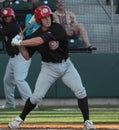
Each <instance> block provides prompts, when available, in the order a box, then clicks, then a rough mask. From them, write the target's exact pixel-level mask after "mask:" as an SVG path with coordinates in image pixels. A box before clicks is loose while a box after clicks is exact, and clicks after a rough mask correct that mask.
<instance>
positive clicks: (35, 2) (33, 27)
mask: <svg viewBox="0 0 119 130" xmlns="http://www.w3.org/2000/svg"><path fill="white" fill-rule="evenodd" d="M28 2H31V3H32V10H31V13H29V14H27V15H26V18H25V25H27V24H28V22H29V20H30V19H31V18H32V16H33V14H34V11H35V9H36V8H37V7H38V6H39V1H38V0H28ZM38 27H39V25H38V24H37V23H36V22H35V23H33V24H31V25H30V27H29V28H28V29H27V30H26V33H25V35H26V36H28V35H30V34H32V33H33V32H34V31H35V30H36V29H37V28H38Z"/></svg>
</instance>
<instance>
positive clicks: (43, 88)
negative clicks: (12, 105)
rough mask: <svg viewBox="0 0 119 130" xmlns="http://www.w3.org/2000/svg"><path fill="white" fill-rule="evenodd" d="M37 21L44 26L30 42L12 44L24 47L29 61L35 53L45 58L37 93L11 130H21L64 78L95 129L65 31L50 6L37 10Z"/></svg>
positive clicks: (89, 128) (89, 129) (87, 129)
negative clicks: (54, 84)
mask: <svg viewBox="0 0 119 130" xmlns="http://www.w3.org/2000/svg"><path fill="white" fill-rule="evenodd" d="M35 19H36V22H37V23H38V24H39V25H41V28H39V29H38V30H36V31H35V32H34V33H33V34H32V35H30V37H29V39H25V40H22V39H20V38H19V39H18V38H16V37H15V38H13V40H12V44H13V45H17V46H20V51H21V53H22V54H23V55H24V57H25V58H26V59H29V58H30V57H31V56H32V55H33V54H34V52H35V51H38V52H39V53H40V54H41V57H42V66H41V71H40V74H39V76H38V79H37V82H36V86H35V90H34V93H33V94H32V96H31V97H30V98H29V99H28V100H27V101H26V104H25V106H24V109H23V111H22V113H21V114H20V115H19V116H18V117H16V118H15V119H14V120H13V121H12V122H10V123H9V124H8V126H9V127H10V128H11V129H14V128H18V127H19V125H20V124H22V123H23V121H24V120H25V118H26V116H27V115H28V114H29V113H30V112H31V111H32V110H33V109H34V108H35V106H36V104H37V103H40V102H41V101H42V99H43V98H44V96H45V94H46V93H47V91H48V89H49V88H50V86H51V85H52V84H53V83H54V82H55V81H56V80H57V79H59V78H61V80H62V81H63V82H64V84H66V85H67V86H68V87H69V88H70V89H71V90H72V91H73V93H74V94H75V96H76V97H77V100H78V106H79V108H80V110H81V112H82V114H83V118H84V128H85V130H95V127H94V125H93V123H92V121H90V120H89V109H88V100H87V94H86V90H85V88H84V86H83V85H82V81H81V78H80V75H79V74H78V72H77V70H76V69H75V67H74V65H73V63H72V62H71V60H70V58H69V54H68V40H67V35H66V32H65V30H64V29H63V27H62V26H61V25H60V24H58V23H53V22H52V21H53V17H52V11H51V9H50V8H49V7H48V6H44V5H43V6H40V7H38V8H37V9H36V10H35ZM24 46H27V47H26V48H25V47H24Z"/></svg>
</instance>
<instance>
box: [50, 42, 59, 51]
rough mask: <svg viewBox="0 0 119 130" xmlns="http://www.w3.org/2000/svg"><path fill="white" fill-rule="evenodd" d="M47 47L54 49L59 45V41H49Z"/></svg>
mask: <svg viewBox="0 0 119 130" xmlns="http://www.w3.org/2000/svg"><path fill="white" fill-rule="evenodd" d="M49 47H50V49H51V50H56V49H57V48H58V47H59V42H58V41H50V42H49Z"/></svg>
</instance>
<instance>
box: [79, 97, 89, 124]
mask: <svg viewBox="0 0 119 130" xmlns="http://www.w3.org/2000/svg"><path fill="white" fill-rule="evenodd" d="M78 107H79V108H80V110H81V112H82V115H83V118H84V122H85V121H86V120H89V108H88V99H87V97H85V98H83V99H78Z"/></svg>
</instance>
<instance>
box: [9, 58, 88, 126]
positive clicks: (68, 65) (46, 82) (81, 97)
mask: <svg viewBox="0 0 119 130" xmlns="http://www.w3.org/2000/svg"><path fill="white" fill-rule="evenodd" d="M58 78H61V79H62V81H63V82H64V83H65V84H66V85H67V86H68V87H69V88H70V89H71V90H72V91H73V92H74V94H75V95H76V97H77V98H78V103H79V107H80V109H81V111H82V114H83V116H84V120H88V119H89V116H88V104H87V98H86V91H85V88H84V87H83V85H82V81H81V78H80V76H79V74H78V72H77V71H76V69H75V68H74V66H73V64H72V62H71V61H70V59H68V60H67V61H66V62H62V63H57V64H54V63H46V62H42V67H41V72H40V74H39V77H38V79H37V82H36V86H35V90H34V93H33V95H32V96H31V98H29V99H28V100H27V102H26V104H25V107H24V110H23V111H22V113H21V114H20V118H21V119H22V120H25V117H26V116H27V114H28V113H29V112H30V111H32V110H33V109H34V108H35V106H36V104H37V103H40V102H41V100H42V98H43V97H44V96H45V94H46V92H47V91H48V89H49V88H50V86H51V85H52V84H53V83H54V82H55V81H56V80H57V79H58ZM9 125H10V124H9Z"/></svg>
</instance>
